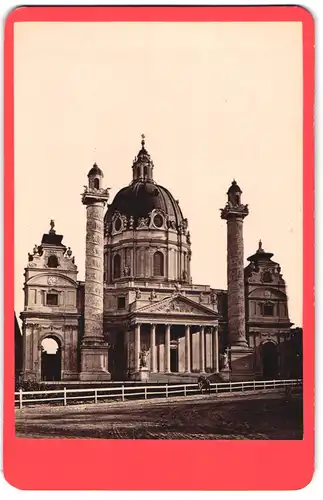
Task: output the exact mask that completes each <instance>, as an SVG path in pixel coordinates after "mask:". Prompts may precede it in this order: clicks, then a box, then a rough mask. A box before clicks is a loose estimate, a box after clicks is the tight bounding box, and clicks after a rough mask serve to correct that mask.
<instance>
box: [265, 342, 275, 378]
mask: <svg viewBox="0 0 323 500" xmlns="http://www.w3.org/2000/svg"><path fill="white" fill-rule="evenodd" d="M261 359H262V374H263V378H267V379H275V378H277V377H278V375H279V359H278V349H277V345H276V344H274V342H265V343H264V344H262V346H261Z"/></svg>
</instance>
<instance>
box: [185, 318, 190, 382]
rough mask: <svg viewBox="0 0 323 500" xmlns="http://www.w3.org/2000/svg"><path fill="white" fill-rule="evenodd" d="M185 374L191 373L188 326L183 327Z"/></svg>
mask: <svg viewBox="0 0 323 500" xmlns="http://www.w3.org/2000/svg"><path fill="white" fill-rule="evenodd" d="M185 372H186V373H190V372H191V331H190V325H185Z"/></svg>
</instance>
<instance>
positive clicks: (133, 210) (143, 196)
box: [105, 180, 183, 225]
mask: <svg viewBox="0 0 323 500" xmlns="http://www.w3.org/2000/svg"><path fill="white" fill-rule="evenodd" d="M156 209H157V210H162V211H163V212H164V213H165V214H167V215H168V216H170V218H171V219H173V220H174V221H175V223H176V224H177V225H179V224H181V223H182V221H183V214H182V211H181V209H180V207H179V204H178V202H177V201H175V199H174V197H173V196H172V195H171V193H170V192H169V191H168V190H167V189H166V188H164V187H163V186H159V185H158V184H155V183H154V182H142V181H140V180H138V181H136V182H133V183H132V184H130V185H129V186H127V187H124V188H123V189H121V190H120V191H119V192H118V193H117V194H116V196H115V198H114V200H113V202H112V204H111V205H109V208H108V211H107V213H106V216H105V221H106V222H108V221H111V219H112V217H113V214H114V213H115V212H119V213H120V214H122V215H126V216H127V217H130V216H132V217H134V218H135V219H137V218H139V217H148V215H149V213H150V212H152V211H153V210H156Z"/></svg>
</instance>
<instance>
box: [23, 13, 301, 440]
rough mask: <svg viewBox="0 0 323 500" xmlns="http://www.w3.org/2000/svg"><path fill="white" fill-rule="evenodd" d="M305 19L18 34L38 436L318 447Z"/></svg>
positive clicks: (30, 368) (29, 373) (28, 328)
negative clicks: (307, 245) (306, 293)
mask: <svg viewBox="0 0 323 500" xmlns="http://www.w3.org/2000/svg"><path fill="white" fill-rule="evenodd" d="M302 72H303V66H302V24H301V23H298V22H279V23H278V22H277V23H275V22H271V23H269V22H268V23H265V22H262V23H257V22H253V23H246V22H241V23H229V22H219V23H215V22H209V23H206V22H203V23H202V22H201V23H199V22H195V23H190V22H164V23H162V22H151V23H150V22H145V23H143V22H129V23H126V22H120V23H109V22H102V23H100V22H95V23H94V22H93V23H92V22H86V23H83V22H79V23H72V22H64V23H59V22H52V23H51V22H47V23H45V22H38V23H32V22H29V23H24V22H21V23H16V24H15V31H14V103H15V106H14V175H15V184H14V187H15V278H14V279H15V281H14V283H15V318H14V320H15V389H14V390H15V421H16V435H17V436H18V437H23V438H56V439H57V438H83V439H91V438H102V439H176V440H178V439H190V440H192V439H194V440H215V439H220V440H223V439H225V440H229V439H230V440H232V439H240V440H246V439H247V440H254V439H257V440H259V439H260V440H270V439H274V440H294V439H297V440H301V439H303V389H302V365H303V356H302V352H303V283H302V278H303V135H302V134H303V85H302V84H303V78H302V75H303V73H302Z"/></svg>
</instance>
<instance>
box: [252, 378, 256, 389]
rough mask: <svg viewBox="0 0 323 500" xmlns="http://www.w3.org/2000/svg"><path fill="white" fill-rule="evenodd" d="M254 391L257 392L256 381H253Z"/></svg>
mask: <svg viewBox="0 0 323 500" xmlns="http://www.w3.org/2000/svg"><path fill="white" fill-rule="evenodd" d="M253 390H254V391H255V390H256V381H255V380H254V381H253Z"/></svg>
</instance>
